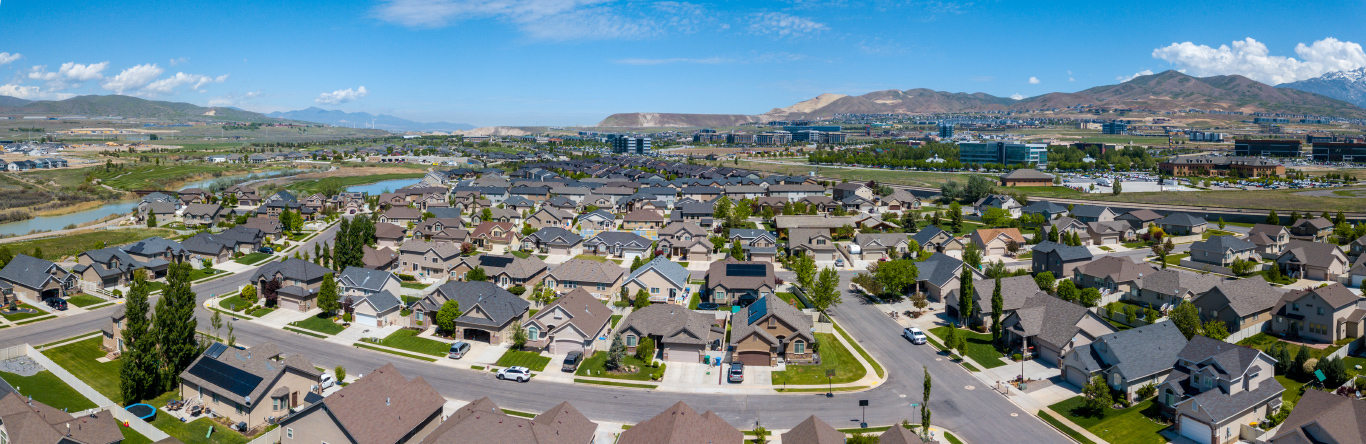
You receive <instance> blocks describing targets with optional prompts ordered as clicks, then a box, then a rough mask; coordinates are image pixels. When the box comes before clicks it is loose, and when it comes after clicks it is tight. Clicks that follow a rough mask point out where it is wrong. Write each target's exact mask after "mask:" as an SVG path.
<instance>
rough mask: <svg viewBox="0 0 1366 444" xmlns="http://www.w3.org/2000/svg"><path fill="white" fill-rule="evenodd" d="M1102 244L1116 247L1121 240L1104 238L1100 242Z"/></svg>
mask: <svg viewBox="0 0 1366 444" xmlns="http://www.w3.org/2000/svg"><path fill="white" fill-rule="evenodd" d="M1100 243H1101V245H1114V244H1117V243H1119V239H1117V238H1113V237H1106V238H1102V239H1101V240H1100Z"/></svg>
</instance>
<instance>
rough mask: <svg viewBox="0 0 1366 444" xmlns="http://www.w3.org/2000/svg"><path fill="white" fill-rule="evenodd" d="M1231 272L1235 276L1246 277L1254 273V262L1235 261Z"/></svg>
mask: <svg viewBox="0 0 1366 444" xmlns="http://www.w3.org/2000/svg"><path fill="white" fill-rule="evenodd" d="M1229 270H1230V271H1233V274H1235V275H1238V276H1246V275H1247V274H1248V273H1250V272H1252V262H1249V261H1245V260H1242V259H1234V260H1233V264H1230V265H1229Z"/></svg>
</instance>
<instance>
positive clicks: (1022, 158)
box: [958, 142, 1048, 165]
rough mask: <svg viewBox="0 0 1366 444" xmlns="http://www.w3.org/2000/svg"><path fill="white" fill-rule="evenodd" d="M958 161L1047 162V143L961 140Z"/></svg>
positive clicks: (982, 162) (1041, 163)
mask: <svg viewBox="0 0 1366 444" xmlns="http://www.w3.org/2000/svg"><path fill="white" fill-rule="evenodd" d="M958 161H959V162H962V163H976V164H988V163H990V164H1001V165H1015V164H1021V163H1033V164H1038V165H1046V164H1048V144H1043V143H1018V142H963V143H959V144H958Z"/></svg>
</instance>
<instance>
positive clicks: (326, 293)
mask: <svg viewBox="0 0 1366 444" xmlns="http://www.w3.org/2000/svg"><path fill="white" fill-rule="evenodd" d="M318 308H320V309H322V311H323V313H327V314H329V315H330V314H333V313H336V312H337V310H340V309H341V301H340V300H339V297H338V295H337V280H336V279H335V278H334V277H333V276H332V273H327V274H324V275H323V283H322V287H320V288H318Z"/></svg>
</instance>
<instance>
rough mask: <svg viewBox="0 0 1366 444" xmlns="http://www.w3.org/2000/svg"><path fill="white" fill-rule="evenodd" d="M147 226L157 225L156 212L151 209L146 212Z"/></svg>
mask: <svg viewBox="0 0 1366 444" xmlns="http://www.w3.org/2000/svg"><path fill="white" fill-rule="evenodd" d="M147 226H148V227H149V228H150V227H156V226H157V214H156V213H154V212H152V211H148V212H147Z"/></svg>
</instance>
